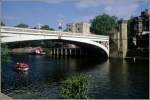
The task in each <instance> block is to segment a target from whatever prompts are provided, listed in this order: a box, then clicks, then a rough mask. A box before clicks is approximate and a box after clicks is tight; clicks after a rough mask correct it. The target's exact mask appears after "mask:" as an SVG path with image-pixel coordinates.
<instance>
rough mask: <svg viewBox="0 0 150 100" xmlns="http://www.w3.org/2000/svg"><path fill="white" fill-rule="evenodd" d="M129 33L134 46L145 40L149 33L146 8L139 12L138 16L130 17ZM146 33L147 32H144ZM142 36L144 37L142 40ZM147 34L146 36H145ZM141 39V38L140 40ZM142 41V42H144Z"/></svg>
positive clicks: (138, 45)
mask: <svg viewBox="0 0 150 100" xmlns="http://www.w3.org/2000/svg"><path fill="white" fill-rule="evenodd" d="M129 29H130V30H129V31H130V35H132V36H133V43H134V44H135V46H136V47H140V46H141V45H142V42H143V41H144V42H145V41H147V40H148V39H149V38H148V35H149V13H148V9H146V10H145V11H142V12H141V15H140V16H137V17H133V18H131V23H130V28H129ZM145 33H147V34H145ZM143 36H144V39H146V40H143ZM146 36H147V38H145V37H146ZM140 39H141V40H140ZM144 42H143V43H144Z"/></svg>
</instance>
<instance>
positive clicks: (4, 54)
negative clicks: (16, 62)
mask: <svg viewBox="0 0 150 100" xmlns="http://www.w3.org/2000/svg"><path fill="white" fill-rule="evenodd" d="M9 52H10V51H9V49H8V46H7V45H6V44H1V62H2V64H5V63H8V62H10V61H11V60H10V55H9Z"/></svg>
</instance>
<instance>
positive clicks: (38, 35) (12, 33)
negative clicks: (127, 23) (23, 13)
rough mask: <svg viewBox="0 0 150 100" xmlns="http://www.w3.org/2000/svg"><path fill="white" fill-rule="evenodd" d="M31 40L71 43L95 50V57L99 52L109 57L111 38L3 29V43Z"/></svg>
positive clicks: (36, 30) (47, 31) (23, 29)
mask: <svg viewBox="0 0 150 100" xmlns="http://www.w3.org/2000/svg"><path fill="white" fill-rule="evenodd" d="M31 40H60V41H66V42H69V43H73V44H77V45H80V46H83V47H84V46H86V47H88V49H91V50H92V49H93V50H95V51H97V52H95V55H97V53H98V52H103V53H105V55H106V56H107V57H109V37H108V36H104V35H93V34H87V35H85V34H82V33H72V32H60V31H49V30H39V29H28V28H16V27H8V26H3V27H1V42H2V43H8V42H17V41H31Z"/></svg>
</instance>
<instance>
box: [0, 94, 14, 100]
mask: <svg viewBox="0 0 150 100" xmlns="http://www.w3.org/2000/svg"><path fill="white" fill-rule="evenodd" d="M1 100H13V98H11V97H9V96H7V95H5V94H3V93H1Z"/></svg>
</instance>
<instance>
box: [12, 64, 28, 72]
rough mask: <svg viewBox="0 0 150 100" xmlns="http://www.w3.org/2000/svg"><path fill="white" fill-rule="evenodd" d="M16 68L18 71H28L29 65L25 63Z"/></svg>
mask: <svg viewBox="0 0 150 100" xmlns="http://www.w3.org/2000/svg"><path fill="white" fill-rule="evenodd" d="M15 67H16V69H17V70H18V71H28V69H29V65H27V64H25V63H17V64H16V66H15Z"/></svg>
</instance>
